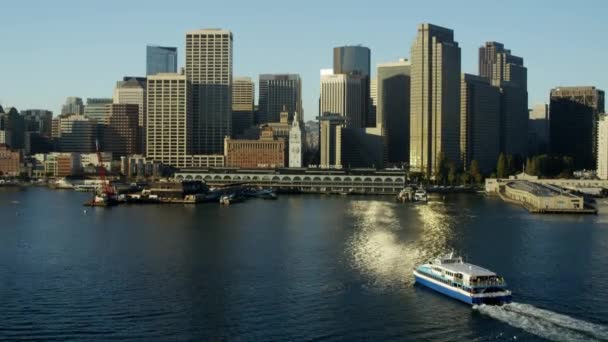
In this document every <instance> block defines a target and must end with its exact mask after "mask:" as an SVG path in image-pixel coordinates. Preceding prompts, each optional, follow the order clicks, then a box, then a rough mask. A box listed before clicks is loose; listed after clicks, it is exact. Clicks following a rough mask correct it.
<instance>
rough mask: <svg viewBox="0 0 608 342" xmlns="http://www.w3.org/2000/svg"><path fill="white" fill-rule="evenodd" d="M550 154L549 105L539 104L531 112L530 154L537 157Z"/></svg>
mask: <svg viewBox="0 0 608 342" xmlns="http://www.w3.org/2000/svg"><path fill="white" fill-rule="evenodd" d="M547 152H549V105H548V104H546V103H542V104H537V105H535V106H534V107H532V109H531V110H530V116H529V119H528V153H529V154H530V155H537V154H543V153H547Z"/></svg>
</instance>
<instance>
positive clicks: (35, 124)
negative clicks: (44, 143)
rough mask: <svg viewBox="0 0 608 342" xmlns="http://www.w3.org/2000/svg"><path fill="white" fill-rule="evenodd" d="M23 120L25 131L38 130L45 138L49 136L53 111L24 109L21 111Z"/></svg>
mask: <svg viewBox="0 0 608 342" xmlns="http://www.w3.org/2000/svg"><path fill="white" fill-rule="evenodd" d="M21 115H22V116H23V119H24V120H25V131H26V132H38V133H40V134H41V135H42V136H45V137H47V138H50V137H51V127H52V124H51V122H52V120H53V112H52V111H50V110H46V109H26V110H22V111H21Z"/></svg>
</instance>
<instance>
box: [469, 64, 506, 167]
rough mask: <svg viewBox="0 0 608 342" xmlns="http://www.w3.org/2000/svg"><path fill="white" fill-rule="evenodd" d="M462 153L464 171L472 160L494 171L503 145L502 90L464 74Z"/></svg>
mask: <svg viewBox="0 0 608 342" xmlns="http://www.w3.org/2000/svg"><path fill="white" fill-rule="evenodd" d="M460 108H461V109H460V151H461V153H462V162H463V163H464V165H465V168H468V167H469V166H470V165H471V162H472V161H473V160H476V161H477V162H478V164H479V168H480V170H481V171H482V172H486V173H487V172H491V171H492V170H493V169H494V168H495V166H496V161H497V160H498V155H499V149H500V146H499V143H500V138H499V135H500V89H499V88H497V87H494V86H492V85H491V84H490V81H489V80H488V79H487V78H484V77H480V76H475V75H469V74H463V75H462V83H461V89H460Z"/></svg>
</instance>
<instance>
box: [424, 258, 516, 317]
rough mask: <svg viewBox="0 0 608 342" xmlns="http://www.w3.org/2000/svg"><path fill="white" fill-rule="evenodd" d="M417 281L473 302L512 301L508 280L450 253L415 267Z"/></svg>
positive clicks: (495, 303)
mask: <svg viewBox="0 0 608 342" xmlns="http://www.w3.org/2000/svg"><path fill="white" fill-rule="evenodd" d="M414 277H415V279H416V283H418V284H420V285H423V286H426V287H428V288H430V289H432V290H435V291H437V292H439V293H442V294H444V295H446V296H448V297H452V298H454V299H457V300H460V301H462V302H465V303H467V304H471V305H480V304H488V305H502V304H507V303H510V302H511V291H509V290H508V289H507V283H506V282H505V280H504V279H503V278H502V277H500V276H498V275H496V273H494V272H492V271H490V270H487V269H485V268H483V267H479V266H475V265H473V264H469V263H466V262H463V261H462V258H461V257H454V256H453V254H452V253H451V254H449V255H447V256H444V257H439V258H436V259H434V260H431V261H429V262H428V263H426V264H423V265H420V266H418V267H416V268H415V269H414Z"/></svg>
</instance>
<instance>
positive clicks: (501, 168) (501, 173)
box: [496, 153, 507, 178]
mask: <svg viewBox="0 0 608 342" xmlns="http://www.w3.org/2000/svg"><path fill="white" fill-rule="evenodd" d="M506 164H507V161H506V159H505V155H504V154H503V153H501V154H500V155H499V156H498V162H497V163H496V176H497V177H498V178H505V177H506V176H507V175H506V171H507V170H506V167H507V165H506Z"/></svg>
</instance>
